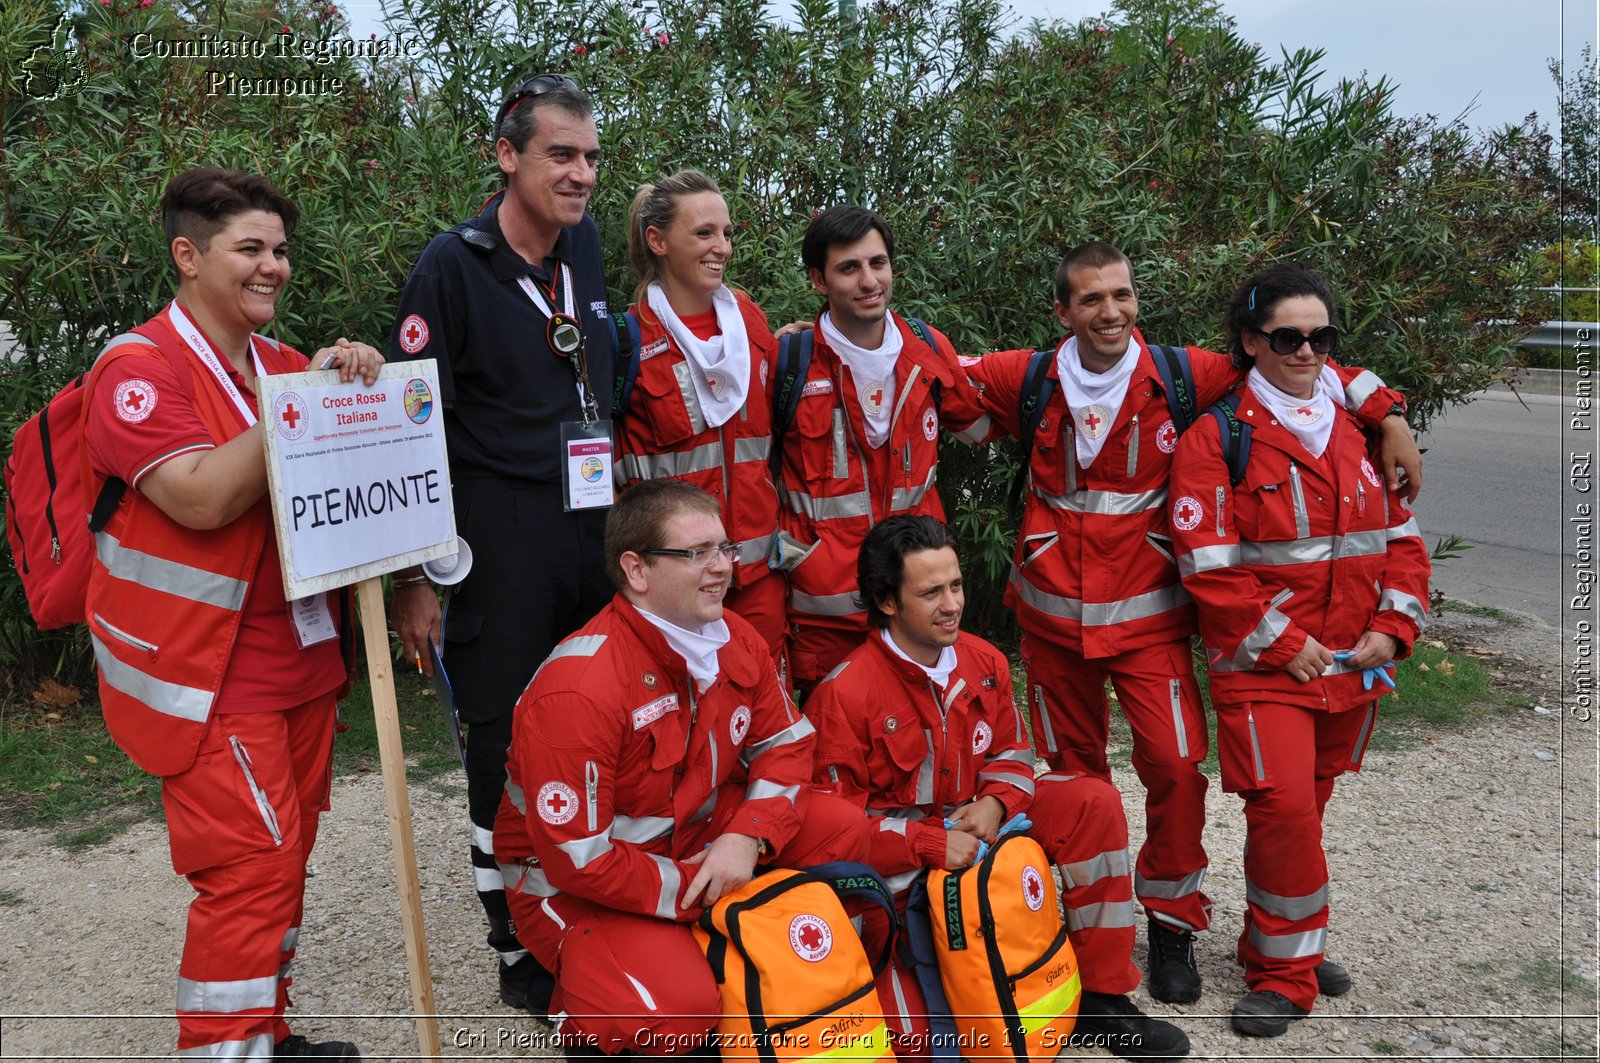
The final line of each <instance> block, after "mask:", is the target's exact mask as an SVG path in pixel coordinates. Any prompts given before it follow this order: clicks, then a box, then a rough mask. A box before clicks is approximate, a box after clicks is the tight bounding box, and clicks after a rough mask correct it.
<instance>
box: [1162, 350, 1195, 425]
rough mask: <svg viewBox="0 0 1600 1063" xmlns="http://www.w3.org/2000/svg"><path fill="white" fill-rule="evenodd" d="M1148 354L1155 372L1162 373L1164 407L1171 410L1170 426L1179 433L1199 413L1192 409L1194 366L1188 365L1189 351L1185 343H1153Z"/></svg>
mask: <svg viewBox="0 0 1600 1063" xmlns="http://www.w3.org/2000/svg"><path fill="white" fill-rule="evenodd" d="M1150 355H1151V359H1152V360H1153V361H1154V362H1155V363H1156V373H1157V374H1158V375H1159V376H1160V377H1161V388H1162V390H1163V391H1165V392H1166V393H1167V409H1168V411H1170V412H1171V414H1172V426H1173V427H1174V428H1176V429H1177V430H1178V432H1177V434H1178V435H1182V434H1183V433H1184V432H1185V431H1187V430H1188V428H1189V426H1190V425H1192V424H1194V421H1195V417H1196V416H1197V415H1198V413H1199V411H1197V410H1196V409H1195V397H1194V370H1193V369H1192V368H1191V367H1190V365H1189V351H1188V349H1187V348H1184V347H1171V346H1168V345H1166V344H1164V343H1152V344H1151V345H1150Z"/></svg>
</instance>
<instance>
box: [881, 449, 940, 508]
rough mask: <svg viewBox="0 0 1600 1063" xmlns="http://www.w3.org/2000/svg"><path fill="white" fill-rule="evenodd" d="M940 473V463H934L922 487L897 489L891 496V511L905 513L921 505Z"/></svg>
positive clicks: (908, 451) (908, 452)
mask: <svg viewBox="0 0 1600 1063" xmlns="http://www.w3.org/2000/svg"><path fill="white" fill-rule="evenodd" d="M906 453H907V454H910V453H911V451H910V450H909V449H908V450H907V451H906ZM938 472H939V463H938V462H934V463H933V467H932V468H930V469H929V470H928V478H927V479H926V480H924V481H923V482H922V486H921V487H896V488H895V489H894V491H892V492H891V493H890V495H889V508H890V510H892V511H893V512H895V513H904V512H906V511H907V510H909V509H911V508H912V507H914V506H919V505H921V504H922V500H923V498H925V497H926V496H927V494H928V491H929V489H930V488H932V487H933V481H934V478H935V477H936V476H937V475H938Z"/></svg>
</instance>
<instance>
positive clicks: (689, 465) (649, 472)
mask: <svg viewBox="0 0 1600 1063" xmlns="http://www.w3.org/2000/svg"><path fill="white" fill-rule="evenodd" d="M617 465H618V466H619V467H620V468H621V470H622V475H623V478H624V479H626V480H629V481H633V480H664V479H667V478H669V477H674V476H688V475H689V474H691V473H696V472H706V471H708V470H711V469H720V468H722V444H721V443H720V442H719V443H703V444H701V445H700V446H698V447H694V448H692V449H690V450H680V451H677V452H675V453H669V454H624V455H623V457H622V460H621V461H619V462H618V463H617Z"/></svg>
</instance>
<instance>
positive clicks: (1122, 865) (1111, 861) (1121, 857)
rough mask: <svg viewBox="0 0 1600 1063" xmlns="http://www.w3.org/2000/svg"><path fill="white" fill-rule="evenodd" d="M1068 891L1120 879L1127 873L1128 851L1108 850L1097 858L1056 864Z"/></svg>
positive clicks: (1092, 857)
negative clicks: (1102, 881)
mask: <svg viewBox="0 0 1600 1063" xmlns="http://www.w3.org/2000/svg"><path fill="white" fill-rule="evenodd" d="M1056 866H1057V867H1059V868H1060V869H1061V878H1062V880H1063V881H1064V882H1065V883H1066V885H1067V888H1068V889H1073V888H1075V887H1077V886H1092V885H1094V884H1095V883H1096V882H1099V881H1101V880H1102V879H1108V878H1120V877H1122V876H1123V875H1126V874H1127V873H1128V850H1126V849H1108V850H1107V851H1105V852H1103V853H1101V854H1100V855H1099V856H1091V857H1090V858H1089V859H1087V860H1079V861H1078V862H1077V863H1073V864H1057V865H1056Z"/></svg>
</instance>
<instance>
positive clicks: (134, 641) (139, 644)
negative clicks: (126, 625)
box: [94, 613, 161, 657]
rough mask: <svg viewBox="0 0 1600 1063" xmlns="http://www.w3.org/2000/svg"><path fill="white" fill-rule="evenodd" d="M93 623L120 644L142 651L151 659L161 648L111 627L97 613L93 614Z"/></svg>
mask: <svg viewBox="0 0 1600 1063" xmlns="http://www.w3.org/2000/svg"><path fill="white" fill-rule="evenodd" d="M94 622H95V623H96V624H99V625H100V626H101V627H102V628H104V629H105V630H106V633H107V634H109V635H112V636H114V637H115V638H117V639H119V640H120V641H122V642H126V643H127V644H128V645H130V646H132V647H133V648H134V649H138V650H143V651H144V652H146V653H148V654H149V655H150V656H152V657H154V656H155V655H156V654H157V653H158V652H160V649H161V647H159V646H157V645H156V644H155V643H153V642H146V641H145V640H144V639H141V638H137V637H136V636H133V635H130V634H128V633H127V632H126V631H123V630H122V629H121V628H118V627H112V626H111V625H110V624H108V623H106V618H105V617H103V616H101V615H100V614H99V613H96V614H94Z"/></svg>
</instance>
